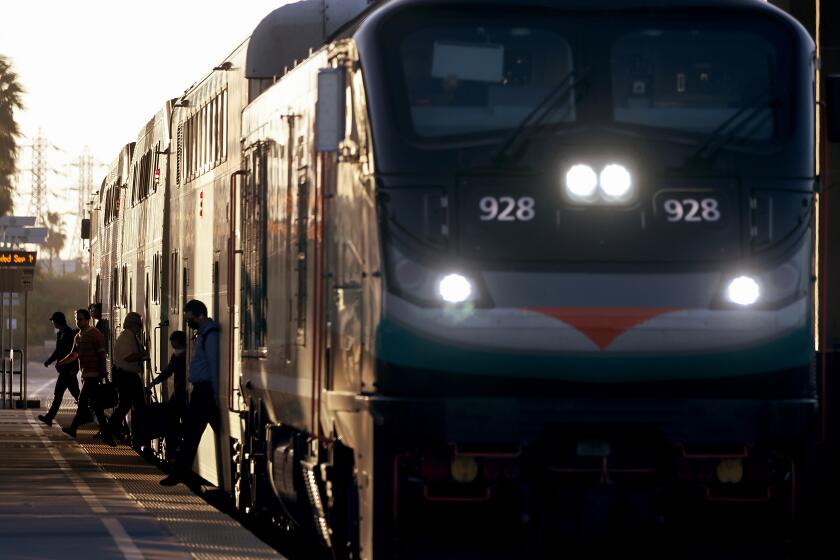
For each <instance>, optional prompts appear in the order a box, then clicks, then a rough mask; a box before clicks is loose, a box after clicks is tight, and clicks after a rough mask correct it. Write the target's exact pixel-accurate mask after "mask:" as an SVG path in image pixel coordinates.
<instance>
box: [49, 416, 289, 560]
mask: <svg viewBox="0 0 840 560" xmlns="http://www.w3.org/2000/svg"><path fill="white" fill-rule="evenodd" d="M65 402H66V401H65ZM69 404H71V405H72V401H70V402H69ZM72 410H73V408H72V407H68V408H65V407H64V406H62V410H61V413H59V415H58V418H57V420H58V422H57V424H60V425H68V424H69V423H70V419H71V415H70V414H71V411H72ZM57 424H54V428H53V429H60V428H58V427H57ZM95 431H96V429H95V427H94V425H90V426H87V427H84V428H81V429H79V431H78V434H77V440H78V442H79V443H80V444H81V445H82V447H83V448H84V450H85V451H86V452H87V453H88V455H89V456H90V457H91V459H93V461H94V462H95V463H96V464H97V465H98V466H99V467H100V468H101V469H102V470H103V471H104V472H106V473H108V475H110V476H111V477H112V478H113V479H114V480H115V481H116V482H117V484H118V485H119V486H120V487H121V488H122V489H123V490H124V491H125V492H126V493H127V494H128V495H129V496H130V497H131V498H132V499H133V500H135V501H136V502H137V503H138V504H140V505H141V506H142V507H143V508H144V509H145V510H146V511H147V512H149V513H151V514H152V515H153V516H154V517H155V518H156V519H157V520H158V521H159V522H160V523H162V524H164V525H165V526H166V528H167V529H168V530H169V531H170V532H171V533H172V534H173V535H174V536H175V537H176V538H177V539H178V540H179V541H181V543H183V545H184V546H185V548H186V549H187V550H188V551H189V552H190V554H191V555H192V556H193V558H196V559H197V560H216V559H221V558H224V559H245V560H253V559H262V558H272V559H281V560H282V559H283V556H281V555H280V554H279V553H278V552H277V551H275V550H274V549H273V548H271V547H270V546H268V545H267V544H265V543H264V542H262V541H261V540H259V539H258V538H257V537H256V536H254V534H253V533H251V532H249V531H248V530H246V529H245V528H243V527H242V525H241V524H239V523H238V522H237V521H236V520H235V519H233V518H231V517H229V516H228V515H226V514H224V513H222V512H220V511H219V510H217V509H216V508H214V507H213V506H211V505H210V504H208V503H207V502H206V501H204V500H203V499H202V498H201V497H199V496H197V495H196V494H194V493H193V492H191V491H190V490H189V489H188V488H187V487H186V486H184V485H183V484H179V485H178V486H175V487H171V488H167V487H162V486H160V485H159V484H158V481H159V480H160V479H161V478H163V477H164V476H165V473H163V472H161V471H160V470H159V469H158V468H157V467H156V466H155V465H152V464H150V463H148V462H146V461H145V460H144V459H142V458H141V457H139V456H138V455H137V454H136V453H135V452H134V450H133V449H131V448H130V447H128V446H127V445H125V444H123V443H120V444H119V445H118V446H117V447H109V446H107V445H104V444H103V443H102V442H101V441H100V440H99V439H97V438H95V437H94V432H95ZM68 439H69V438H68Z"/></svg>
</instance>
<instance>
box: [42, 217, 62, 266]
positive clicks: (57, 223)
mask: <svg viewBox="0 0 840 560" xmlns="http://www.w3.org/2000/svg"><path fill="white" fill-rule="evenodd" d="M47 228H48V229H49V232H48V233H47V241H46V242H45V243H44V245H43V247H44V249H45V250H46V251H47V253H49V255H50V270H52V269H53V259H54V258H56V257H58V255H59V253H61V250H62V249H64V242H65V241H67V235H65V233H64V220H63V219H62V218H61V214H59V213H58V212H47Z"/></svg>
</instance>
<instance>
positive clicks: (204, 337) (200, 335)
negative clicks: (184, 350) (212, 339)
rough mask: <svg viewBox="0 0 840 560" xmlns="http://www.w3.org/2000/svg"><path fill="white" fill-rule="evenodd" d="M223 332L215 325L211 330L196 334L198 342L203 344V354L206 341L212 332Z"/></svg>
mask: <svg viewBox="0 0 840 560" xmlns="http://www.w3.org/2000/svg"><path fill="white" fill-rule="evenodd" d="M221 330H222V329H220V328H219V326H218V325H213V326H212V327H210V328H209V329H207V330H206V331H204V333H196V335H195V338H196V340H198V341H199V342H200V343H201V351H202V352H204V344H205V341H206V340H207V335H208V334H210V333H211V332H221Z"/></svg>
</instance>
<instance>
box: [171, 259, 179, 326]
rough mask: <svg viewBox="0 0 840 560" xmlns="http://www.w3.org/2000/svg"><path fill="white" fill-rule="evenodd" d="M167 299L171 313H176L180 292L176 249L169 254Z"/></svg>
mask: <svg viewBox="0 0 840 560" xmlns="http://www.w3.org/2000/svg"><path fill="white" fill-rule="evenodd" d="M169 271H170V273H169V274H170V278H169V301H170V307H171V308H172V313H178V298H179V296H180V293H179V291H178V285H179V282H178V280H179V277H178V251H173V252H172V254H171V255H170V256H169Z"/></svg>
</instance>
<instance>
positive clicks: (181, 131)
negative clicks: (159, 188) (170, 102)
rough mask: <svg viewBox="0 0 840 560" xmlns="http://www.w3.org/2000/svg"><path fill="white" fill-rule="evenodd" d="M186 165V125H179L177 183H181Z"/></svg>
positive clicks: (176, 154)
mask: <svg viewBox="0 0 840 560" xmlns="http://www.w3.org/2000/svg"><path fill="white" fill-rule="evenodd" d="M183 165H184V125H182V124H179V125H178V138H177V148H176V153H175V184H177V185H180V184H181V169H182V166H183Z"/></svg>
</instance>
